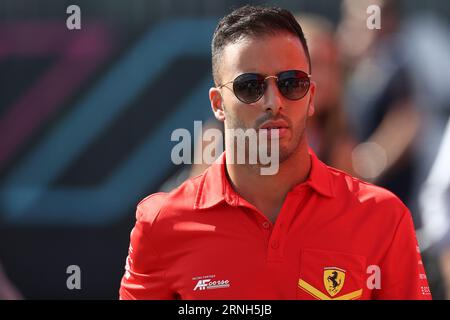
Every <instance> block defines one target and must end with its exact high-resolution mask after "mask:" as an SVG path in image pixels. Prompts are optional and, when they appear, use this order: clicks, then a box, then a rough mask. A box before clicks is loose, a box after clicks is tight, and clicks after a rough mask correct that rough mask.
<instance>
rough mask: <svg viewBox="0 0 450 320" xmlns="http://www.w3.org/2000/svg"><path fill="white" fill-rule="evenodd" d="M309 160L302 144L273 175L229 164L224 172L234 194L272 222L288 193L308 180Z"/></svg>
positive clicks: (241, 165) (306, 147)
mask: <svg viewBox="0 0 450 320" xmlns="http://www.w3.org/2000/svg"><path fill="white" fill-rule="evenodd" d="M310 169H311V159H310V155H309V153H308V146H307V143H306V141H304V143H301V144H300V145H299V147H298V148H297V151H296V152H294V153H293V154H292V155H291V156H290V157H289V158H287V159H286V160H284V161H283V162H281V163H280V164H279V170H278V172H277V174H274V175H261V174H260V166H259V165H248V164H229V163H226V170H227V174H228V178H229V180H230V183H231V184H232V186H233V188H234V189H235V191H236V192H237V193H238V194H239V195H240V196H241V197H243V198H244V199H245V200H247V201H248V202H250V203H251V204H253V205H254V206H255V207H256V208H257V209H258V210H260V211H261V212H262V213H263V214H264V215H265V216H266V217H267V218H268V219H269V220H271V221H272V222H275V220H276V218H277V216H278V213H279V211H280V209H281V206H282V205H283V202H284V200H285V198H286V195H287V194H288V192H289V191H290V190H291V189H292V188H293V187H294V186H296V185H297V184H300V183H302V182H304V181H306V179H307V178H308V176H309V172H310Z"/></svg>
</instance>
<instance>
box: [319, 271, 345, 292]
mask: <svg viewBox="0 0 450 320" xmlns="http://www.w3.org/2000/svg"><path fill="white" fill-rule="evenodd" d="M344 281H345V270H342V269H339V268H336V267H327V268H324V270H323V284H324V285H325V289H326V290H327V292H328V294H329V295H330V296H332V297H334V296H335V295H337V294H338V293H339V291H341V289H342V287H343V286H344Z"/></svg>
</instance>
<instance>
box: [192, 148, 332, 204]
mask: <svg viewBox="0 0 450 320" xmlns="http://www.w3.org/2000/svg"><path fill="white" fill-rule="evenodd" d="M309 155H310V157H311V170H310V174H309V177H308V179H307V180H306V181H305V182H303V183H300V184H298V185H297V186H295V187H294V188H293V189H292V191H295V190H296V189H298V188H299V187H300V186H302V185H305V184H306V185H308V186H310V187H311V188H312V189H313V190H315V191H316V192H317V193H319V194H321V195H323V196H326V197H334V196H335V194H334V190H333V180H332V177H331V174H330V172H329V169H328V167H327V166H326V165H325V164H324V163H323V162H322V161H320V160H319V159H318V158H317V156H316V154H315V153H314V152H313V151H312V150H311V149H309ZM225 161H226V157H225V152H223V153H222V154H221V155H220V156H219V158H218V159H217V160H216V161H215V162H214V163H213V164H212V165H211V166H210V167H209V168H208V169H206V170H205V172H204V174H203V175H202V176H201V180H200V184H199V187H198V189H197V194H196V197H195V203H194V209H206V208H211V207H213V206H215V205H217V204H219V203H221V202H226V203H228V204H229V205H231V206H237V205H238V204H239V198H240V197H239V195H238V194H237V192H236V191H235V190H234V189H233V187H232V186H231V183H230V181H229V180H228V177H227V174H226V172H225V170H226V166H225Z"/></svg>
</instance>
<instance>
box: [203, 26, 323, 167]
mask: <svg viewBox="0 0 450 320" xmlns="http://www.w3.org/2000/svg"><path fill="white" fill-rule="evenodd" d="M308 66H309V64H308V60H307V58H306V55H305V53H304V50H303V47H302V45H301V42H300V40H299V39H298V38H297V37H296V36H294V35H291V34H289V33H279V34H277V35H266V36H263V37H258V38H254V37H245V38H242V39H240V40H239V41H237V42H235V43H232V44H229V45H227V46H226V47H225V48H224V51H223V53H222V59H221V65H220V69H219V70H220V81H221V82H222V83H226V82H229V81H232V80H234V79H235V78H236V77H237V76H239V75H241V74H243V73H249V72H251V73H259V74H262V75H265V76H273V75H277V74H278V73H280V72H282V71H287V70H301V71H304V72H305V73H309V67H308ZM266 81H267V82H266V83H267V89H266V91H265V93H264V96H263V97H262V98H261V99H260V100H258V101H257V102H255V103H252V104H246V103H243V102H241V101H240V100H239V99H237V98H236V96H235V95H234V93H233V84H232V83H230V84H228V85H226V86H224V87H222V88H221V89H218V88H211V90H210V100H211V105H212V107H213V110H214V113H215V116H216V118H217V119H218V120H221V121H224V122H225V129H236V128H242V129H244V130H245V129H255V130H257V131H258V130H260V129H261V127H262V126H263V125H264V124H265V123H267V122H268V121H271V120H284V122H285V123H286V124H287V128H286V129H282V130H279V135H280V137H279V152H280V159H279V160H280V162H282V161H284V160H286V159H287V158H289V157H290V156H291V155H292V154H293V153H294V152H295V151H297V149H298V147H299V145H300V144H301V143H306V138H305V134H304V133H305V127H306V120H307V118H308V117H309V116H311V115H312V114H313V113H314V107H313V97H314V91H315V84H314V83H313V82H312V83H311V87H310V89H309V91H308V93H307V94H306V95H305V96H304V97H303V98H302V99H300V100H296V101H292V100H289V99H287V98H285V97H284V96H283V95H282V94H281V93H280V91H279V90H278V87H277V85H276V82H275V79H273V78H271V79H268V80H266ZM269 139H270V134H269Z"/></svg>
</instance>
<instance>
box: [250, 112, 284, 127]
mask: <svg viewBox="0 0 450 320" xmlns="http://www.w3.org/2000/svg"><path fill="white" fill-rule="evenodd" d="M277 120H284V121H286V122H287V124H288V125H289V127H291V128H292V123H291V120H290V119H289V118H288V117H286V116H284V115H281V114H280V115H278V116H276V117H273V116H271V115H270V114H269V113H267V114H265V115H263V116H262V117H261V118H259V119H257V120H256V122H255V129H257V128H259V127H260V126H261V125H262V124H263V123H264V122H266V121H277Z"/></svg>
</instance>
